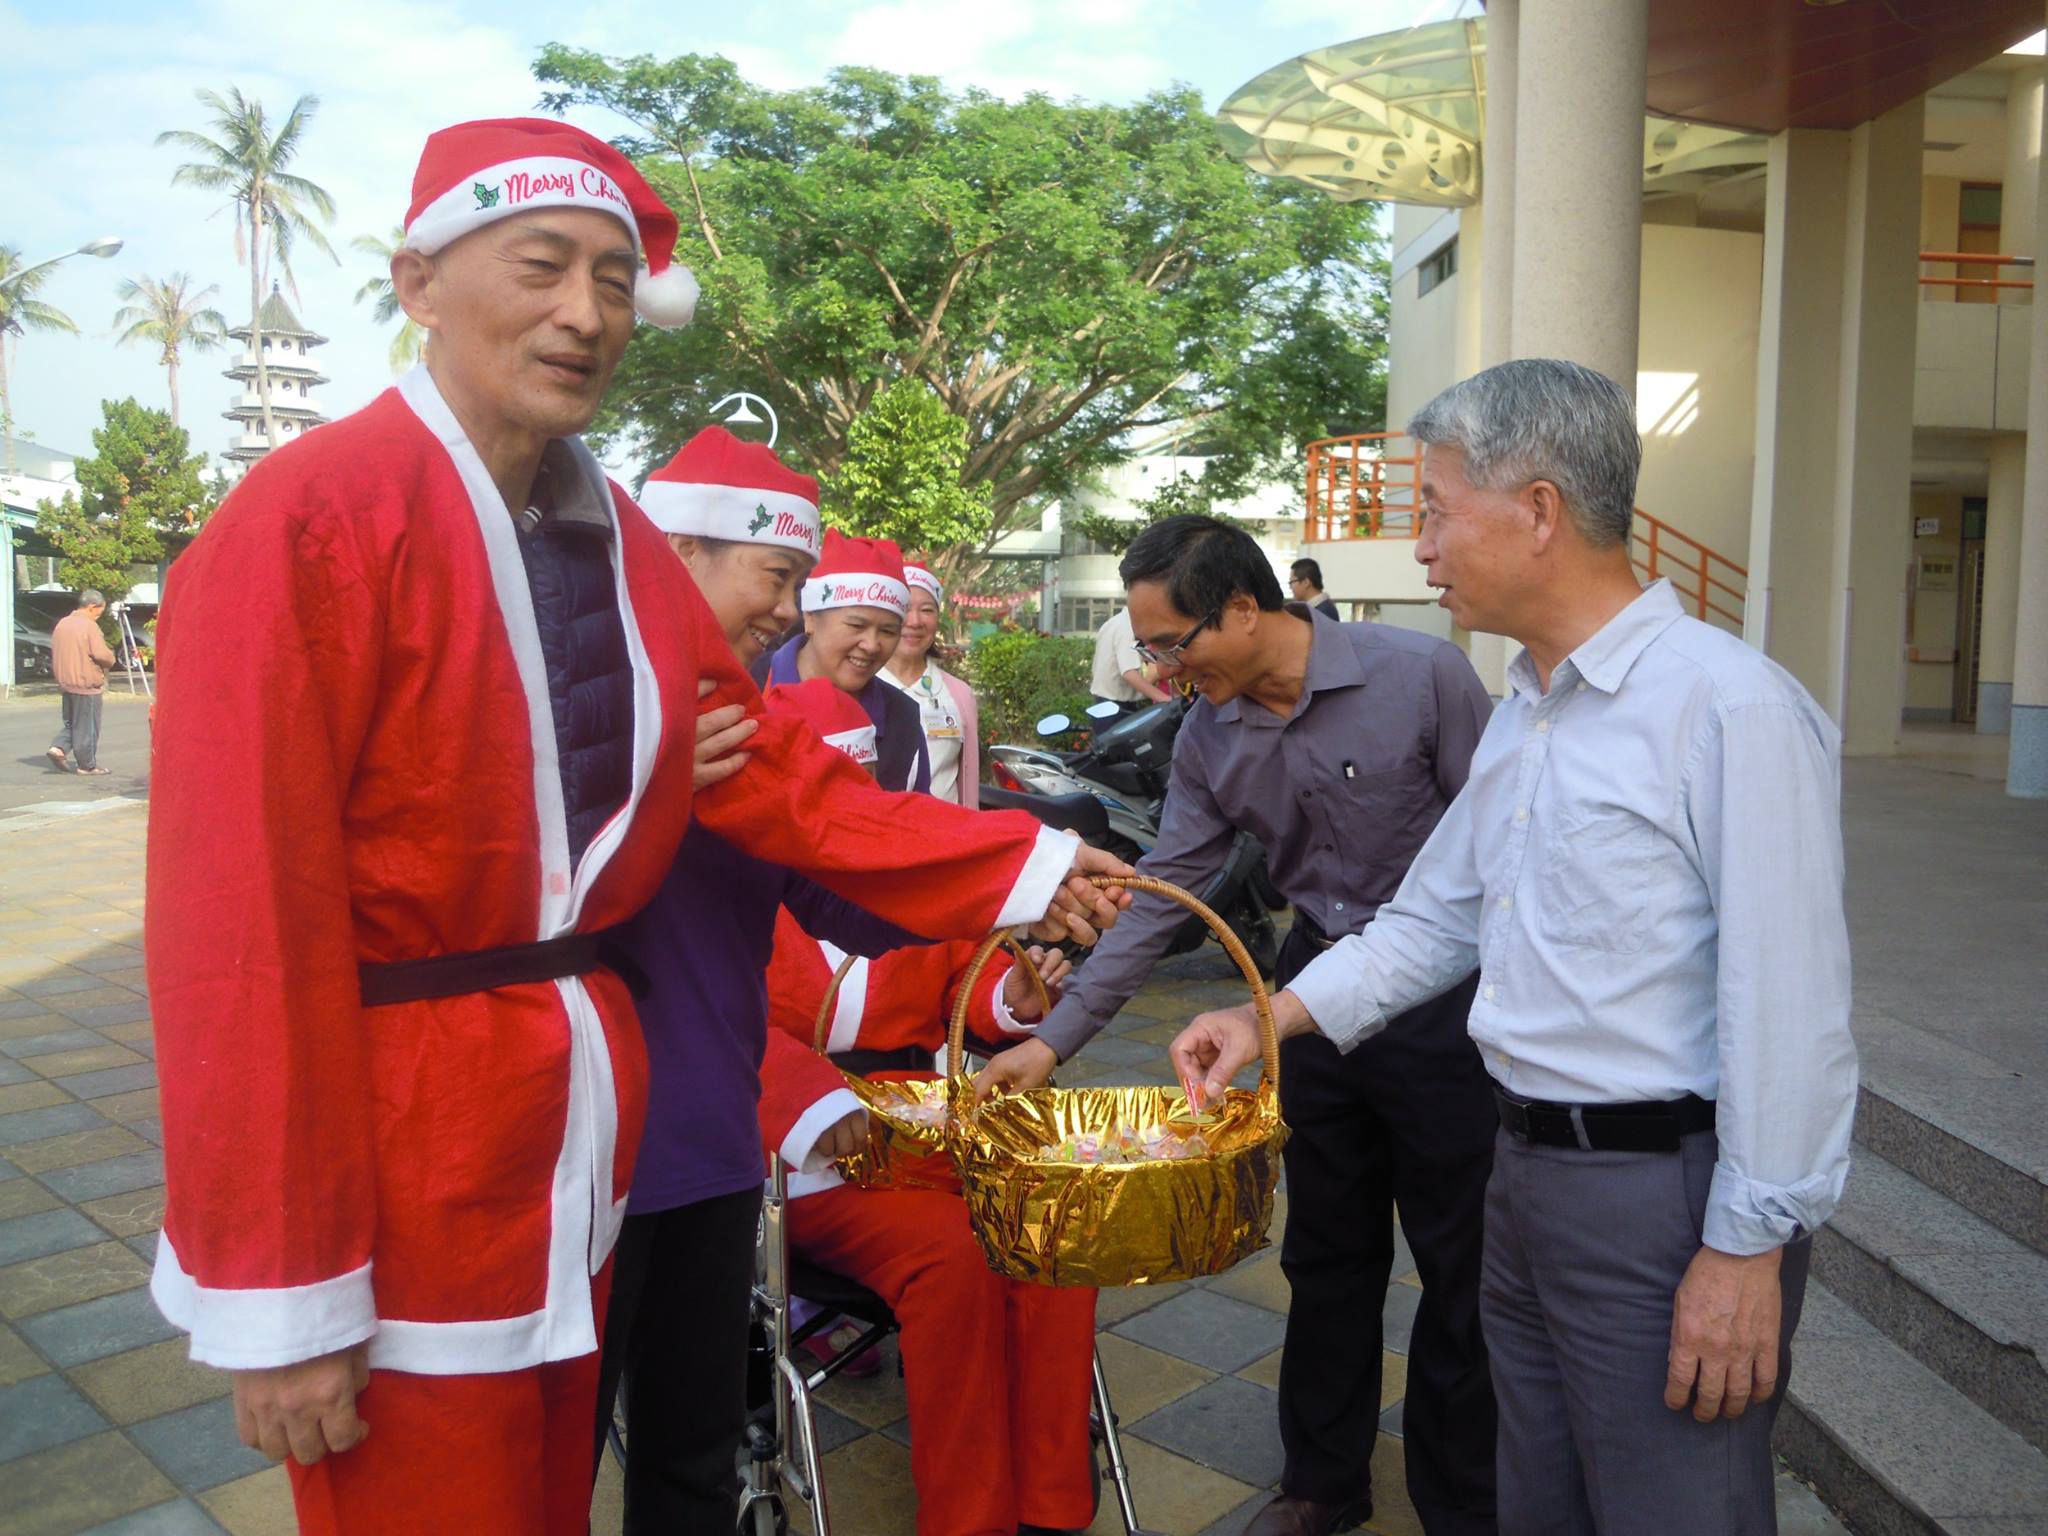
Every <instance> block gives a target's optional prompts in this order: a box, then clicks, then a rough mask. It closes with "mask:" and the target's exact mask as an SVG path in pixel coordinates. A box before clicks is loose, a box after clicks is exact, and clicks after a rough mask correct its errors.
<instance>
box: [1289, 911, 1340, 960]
mask: <svg viewBox="0 0 2048 1536" xmlns="http://www.w3.org/2000/svg"><path fill="white" fill-rule="evenodd" d="M1294 928H1295V931H1296V932H1297V933H1299V934H1300V935H1301V936H1302V937H1303V938H1304V939H1306V940H1308V942H1309V943H1310V944H1311V945H1313V946H1314V947H1315V948H1316V950H1317V951H1318V952H1319V953H1320V952H1321V951H1323V950H1326V949H1328V948H1330V947H1331V946H1332V945H1334V944H1335V943H1336V942H1337V940H1336V939H1333V938H1331V937H1330V936H1329V935H1328V934H1327V933H1325V932H1323V926H1322V924H1320V923H1318V922H1317V921H1316V920H1315V919H1314V918H1312V917H1310V916H1309V915H1308V914H1307V913H1306V912H1304V911H1302V909H1301V908H1300V907H1296V908H1295V909H1294Z"/></svg>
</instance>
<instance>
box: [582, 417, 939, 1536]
mask: <svg viewBox="0 0 2048 1536" xmlns="http://www.w3.org/2000/svg"><path fill="white" fill-rule="evenodd" d="M714 434H715V436H714ZM707 458H708V459H709V460H710V461H711V462H710V463H709V464H707V463H706V462H705V460H706V459H707ZM678 475H680V477H681V478H674V477H676V476H678ZM706 476H709V477H710V478H709V479H708V480H707V479H706V478H704V477H706ZM734 481H738V482H741V483H739V484H733V483H731V482H734ZM816 495H817V490H816V482H814V481H811V480H809V479H808V478H807V477H804V476H801V475H797V474H795V473H793V472H791V471H789V470H787V469H785V468H783V466H781V465H780V464H779V463H777V462H776V461H775V458H774V456H773V454H771V453H770V452H769V451H768V450H767V449H765V448H759V447H749V446H748V445H745V444H741V443H739V442H738V441H737V440H736V439H733V438H732V437H731V436H730V435H729V434H726V433H725V432H723V430H722V429H719V428H710V429H707V431H706V432H704V433H700V434H699V435H698V437H696V438H694V439H692V440H691V443H690V444H689V445H688V446H686V447H685V448H684V450H683V452H682V453H681V454H679V455H678V456H677V460H676V463H675V464H674V465H671V466H670V467H669V468H668V469H666V470H664V471H662V472H661V474H660V475H658V476H656V477H655V478H654V479H652V480H650V481H649V483H648V485H647V488H646V491H645V492H644V493H643V496H642V502H643V505H644V507H645V510H646V511H647V513H648V515H649V516H650V517H652V518H653V519H654V521H655V522H656V524H657V525H659V526H661V527H662V528H663V529H664V530H665V531H667V532H668V535H669V542H670V544H671V545H672V546H673V547H674V548H675V551H676V553H677V554H678V555H679V556H680V557H681V558H682V561H683V563H684V564H685V565H686V566H688V567H689V570H690V574H691V576H692V577H693V578H694V579H695V580H696V582H697V585H698V588H699V589H700V590H701V591H702V592H703V594H704V597H705V600H706V601H707V602H708V603H710V605H711V609H712V611H713V612H714V613H716V614H717V615H718V618H719V621H720V624H721V625H722V627H723V628H724V630H725V634H726V638H727V639H728V640H729V641H730V642H731V643H732V647H733V650H734V652H735V654H737V655H738V657H739V659H740V661H741V662H742V663H743V664H750V663H752V662H754V661H756V660H757V659H759V658H760V657H762V656H763V655H764V654H765V652H766V650H767V647H768V646H769V645H770V644H772V643H773V641H774V639H775V637H776V636H778V635H779V634H781V633H782V632H783V631H784V630H785V629H787V628H788V627H789V626H790V624H792V623H793V622H794V621H795V618H796V597H797V589H798V584H799V583H800V582H801V581H803V579H804V577H805V575H806V574H807V573H808V572H809V571H810V570H811V566H812V561H813V559H814V558H815V555H816V550H817V528H818V522H817V507H816ZM707 529H715V530H717V532H716V533H715V534H713V533H707V532H706V531H705V530H707ZM685 530H687V531H685ZM892 643H893V637H892ZM876 686H877V687H879V686H880V685H879V684H878V685H876ZM738 716H739V709H738V706H733V707H731V708H730V709H729V710H721V711H717V712H715V713H714V714H712V715H707V716H706V717H705V720H706V723H707V725H708V726H709V727H711V728H712V734H711V735H709V736H708V737H706V738H705V739H704V740H703V741H702V743H701V745H700V750H699V753H698V758H699V762H700V764H702V763H704V762H705V761H706V760H707V759H708V758H712V757H718V756H719V754H720V753H721V752H722V751H724V752H729V753H730V755H726V756H723V757H722V758H720V761H719V763H718V764H717V765H716V766H714V767H712V768H711V769H709V770H708V772H711V773H717V774H719V776H721V777H722V776H723V771H737V769H738V768H739V767H740V766H742V765H743V764H744V762H745V754H744V752H743V751H733V750H732V749H736V748H738V747H740V746H741V744H742V743H743V742H744V739H745V736H746V734H748V733H750V732H751V730H752V727H751V726H747V725H744V724H742V723H739V722H738ZM701 734H702V733H700V735H701ZM721 770H723V771H721ZM699 772H700V783H701V782H702V776H703V775H704V774H705V773H706V772H707V770H706V769H704V768H701V767H700V770H699ZM785 905H786V906H788V908H789V909H790V911H791V912H792V913H793V914H794V915H795V916H796V917H797V919H798V920H799V921H800V922H801V923H802V924H803V925H804V927H805V928H806V929H807V930H808V931H809V932H810V933H811V934H812V936H813V937H816V938H820V939H824V940H827V941H828V942H830V943H832V944H835V945H837V946H839V947H840V948H842V949H845V950H848V951H851V952H854V953H858V954H862V955H869V956H873V955H878V954H881V953H883V952H884V951H886V950H889V949H893V948H896V947H898V946H900V945H903V944H914V943H922V942H924V941H923V940H922V939H921V938H919V937H918V936H917V935H915V934H911V933H907V932H905V931H904V930H902V929H900V928H897V927H895V926H894V925H892V924H889V923H886V922H883V921H882V920H881V919H879V918H876V917H872V916H870V915H869V914H868V913H866V912H864V911H862V910H861V909H860V908H858V907H855V906H854V905H852V904H851V903H850V902H847V901H845V900H843V899H842V898H840V897H838V896H835V895H833V894H832V893H831V892H829V891H826V890H824V889H822V888H821V887H819V886H816V885H813V884H812V883H811V882H810V881H808V880H806V879H804V878H803V877H802V876H800V875H797V874H794V873H792V872H791V871H790V870H787V869H784V868H782V867H781V866H779V865H774V864H766V863H763V862H762V861H761V860H759V859H755V858H751V857H749V856H748V855H746V854H744V853H742V852H740V851H739V850H738V849H737V848H735V847H733V846H732V845H731V844H730V843H727V842H726V841H724V840H723V839H722V838H719V837H717V836H715V835H714V834H712V833H710V832H707V831H706V830H705V829H704V828H703V827H702V826H699V825H696V824H694V823H693V824H692V825H691V827H690V830H689V832H688V834H687V835H686V836H685V837H684V839H683V844H682V847H681V849H680V850H679V851H678V853H677V855H676V861H675V865H674V867H673V868H672V869H671V870H670V871H669V874H668V878H667V879H666V880H665V881H664V882H663V884H662V887H661V890H660V892H659V893H658V894H657V895H656V896H655V898H654V900H653V901H652V902H651V903H649V905H648V906H647V907H646V909H645V910H644V911H642V912H641V913H640V915H639V916H638V917H637V918H635V919H634V920H633V922H632V924H631V925H630V927H629V928H628V929H627V932H626V936H625V947H626V950H627V952H628V955H629V957H630V959H631V961H632V963H633V965H634V966H636V967H637V969H638V970H639V971H640V973H641V975H642V976H643V977H644V978H645V989H644V992H642V993H641V995H640V996H639V997H638V999H637V1002H638V1009H639V1014H640V1022H641V1027H642V1030H643V1032H644V1034H645V1036H646V1041H647V1056H648V1067H649V1083H648V1116H647V1126H646V1129H645V1131H644V1132H643V1133H642V1136H641V1141H640V1158H639V1162H638V1164H637V1166H636V1168H635V1171H634V1175H633V1188H632V1192H631V1194H630V1195H629V1197H628V1199H627V1203H626V1220H625V1225H624V1228H623V1229H622V1230H621V1232H620V1235H619V1243H618V1247H617V1249H616V1251H615V1253H614V1256H613V1259H612V1266H613V1267H612V1291H611V1305H610V1309H609V1312H608V1314H607V1316H606V1320H605V1336H604V1355H603V1362H602V1365H601V1378H600V1387H599V1395H598V1405H599V1407H598V1420H599V1422H598V1426H597V1440H596V1449H597V1453H598V1454H599V1455H602V1453H603V1447H604V1428H605V1426H606V1425H607V1424H608V1423H609V1422H610V1418H611V1408H612V1403H613V1400H614V1399H615V1398H616V1396H617V1393H618V1384H619V1380H620V1377H621V1375H622V1374H623V1375H624V1377H625V1381H626V1393H627V1419H628V1421H629V1422H630V1423H631V1424H632V1426H633V1454H632V1457H631V1459H630V1461H629V1462H628V1465H627V1469H626V1522H625V1528H626V1531H627V1532H628V1533H629V1536H636V1533H653V1532H661V1533H668V1532H675V1531H711V1530H730V1529H731V1528H732V1526H733V1523H734V1521H735V1520H736V1518H737V1515H738V1487H737V1478H736V1474H735V1471H734V1452H735V1449H736V1447H737V1444H738V1441H739V1436H740V1431H741V1427H742V1424H743V1422H744V1419H745V1416H746V1403H745V1394H746V1340H747V1309H748V1289H749V1286H750V1284H751V1282H752V1279H753V1271H754V1234H755V1225H756V1223H757V1221H758V1220H759V1216H760V1209H761V1131H760V1125H759V1121H758V1117H757V1115H756V1112H755V1106H756V1103H757V1101H758V1099H759V1097H760V1065H761V1057H762V1054H763V1052H764V1051H765V1050H766V1049H767V1029H768V1000H767V990H766V983H765V980H764V974H765V972H766V970H767V967H768V957H769V953H770V951H771V949H772V948H773V946H774V937H775V914H776V909H777V908H778V907H781V906H785ZM685 1103H687V1104H688V1105H690V1106H691V1109H690V1112H689V1113H688V1114H677V1113H672V1112H670V1113H664V1108H665V1107H670V1108H672V1107H673V1106H675V1105H678V1104H685Z"/></svg>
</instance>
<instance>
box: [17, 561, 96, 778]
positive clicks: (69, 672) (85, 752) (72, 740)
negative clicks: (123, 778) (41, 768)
mask: <svg viewBox="0 0 2048 1536" xmlns="http://www.w3.org/2000/svg"><path fill="white" fill-rule="evenodd" d="M8 579H10V580H11V579H12V575H11V574H10V576H9V578H8ZM106 611H107V600H106V598H105V597H103V596H101V595H100V593H98V592H97V591H95V590H93V589H92V588H90V587H88V588H87V589H86V590H85V591H83V592H81V593H79V594H78V606H77V607H76V608H74V609H72V610H71V611H70V612H69V613H67V614H65V615H64V617H63V618H61V619H59V620H58V621H57V627H56V628H55V629H53V630H51V631H50V663H51V670H52V671H53V672H55V673H56V675H57V686H58V687H59V688H61V689H62V690H63V692H64V700H63V704H64V724H63V726H62V727H61V728H60V729H59V730H58V732H57V739H56V740H55V741H53V742H51V743H50V753H49V756H50V761H51V762H53V763H55V764H56V765H57V766H58V767H59V768H64V769H68V770H69V771H70V772H73V773H84V774H93V775H99V774H104V773H106V772H107V770H106V769H104V768H102V767H101V766H100V709H101V706H102V705H103V704H104V703H105V699H106V692H107V674H108V673H109V672H111V671H112V670H113V669H114V653H113V652H112V651H110V650H108V649H107V642H106V640H105V638H104V637H103V636H102V635H101V634H100V615H101V614H103V613H105V612H106Z"/></svg>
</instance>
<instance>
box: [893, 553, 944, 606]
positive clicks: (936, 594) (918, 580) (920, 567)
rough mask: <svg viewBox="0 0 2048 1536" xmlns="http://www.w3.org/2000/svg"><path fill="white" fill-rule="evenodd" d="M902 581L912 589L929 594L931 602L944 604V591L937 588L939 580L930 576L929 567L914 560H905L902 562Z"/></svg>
mask: <svg viewBox="0 0 2048 1536" xmlns="http://www.w3.org/2000/svg"><path fill="white" fill-rule="evenodd" d="M903 579H904V580H905V581H907V582H909V583H910V584H911V585H912V586H913V587H918V588H921V589H922V590H924V591H926V592H929V593H931V595H932V601H933V602H935V603H943V602H945V600H946V594H945V591H944V590H943V589H942V588H941V587H940V586H939V578H938V577H936V576H934V575H933V574H932V572H931V567H930V566H928V565H925V564H923V563H921V562H919V561H916V560H906V561H904V562H903Z"/></svg>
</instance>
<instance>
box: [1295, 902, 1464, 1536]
mask: <svg viewBox="0 0 2048 1536" xmlns="http://www.w3.org/2000/svg"><path fill="white" fill-rule="evenodd" d="M1315 953H1316V951H1315V948H1314V946H1313V945H1312V944H1310V942H1309V941H1308V939H1307V937H1306V935H1305V934H1303V933H1302V932H1301V931H1300V930H1299V928H1297V929H1295V930H1294V931H1291V932H1290V933H1289V935H1288V938H1287V942H1286V944H1285V945H1283V946H1282V948H1281V951H1280V962H1279V966H1278V973H1279V981H1280V984H1281V985H1283V986H1284V985H1285V984H1286V983H1287V982H1288V981H1290V980H1292V979H1293V978H1294V976H1295V975H1296V974H1297V973H1298V972H1299V971H1300V970H1301V969H1302V967H1303V966H1305V965H1306V964H1307V963H1308V962H1309V961H1310V960H1311V959H1313V958H1314V956H1315ZM1477 984H1478V978H1477V976H1471V977H1467V978H1466V979H1465V980H1464V981H1463V982H1461V983H1459V984H1458V985H1457V986H1455V987H1453V988H1452V989H1451V990H1450V991H1449V992H1446V993H1445V994H1444V995H1443V996H1441V997H1439V998H1436V999H1434V1000H1432V1001H1430V1002H1428V1003H1424V1004H1423V1005H1422V1006H1421V1007H1419V1008H1415V1009H1412V1010H1410V1011H1409V1012H1407V1013H1405V1014H1402V1015H1401V1016H1400V1017H1398V1018H1396V1019H1394V1020H1393V1021H1392V1022H1391V1023H1389V1024H1388V1026H1387V1027H1386V1029H1385V1030H1383V1031H1382V1032H1381V1033H1380V1034H1378V1035H1376V1036H1375V1037H1374V1038H1373V1039H1371V1040H1368V1041H1366V1042H1365V1043H1364V1044H1363V1045H1361V1046H1359V1047H1358V1048H1357V1049H1356V1050H1354V1051H1352V1052H1351V1053H1350V1054H1348V1055H1346V1054H1344V1053H1341V1052H1339V1051H1338V1049H1337V1048H1336V1047H1335V1046H1334V1045H1332V1044H1331V1043H1330V1042H1329V1041H1328V1040H1326V1039H1324V1038H1323V1037H1322V1036H1321V1035H1317V1034H1310V1035H1302V1036H1297V1037H1296V1038H1295V1039H1292V1040H1289V1041H1287V1042H1286V1043H1284V1044H1283V1045H1282V1046H1281V1047H1280V1102H1281V1107H1282V1109H1283V1110H1284V1112H1285V1114H1286V1116H1287V1123H1288V1125H1289V1126H1290V1127H1291V1128H1292V1131H1293V1134H1292V1136H1291V1137H1290V1138H1289V1139H1288V1142H1287V1148H1286V1151H1285V1153H1284V1154H1283V1157H1284V1160H1285V1164H1286V1168H1287V1230H1286V1235H1285V1236H1284V1237H1283V1238H1282V1240H1281V1247H1280V1266H1281V1268H1282V1269H1283V1270H1285V1271H1286V1273H1287V1281H1288V1284H1289V1286H1290V1287H1292V1299H1291V1301H1290V1303H1289V1306H1288V1312H1287V1337H1286V1345H1285V1348H1284V1350H1283V1352H1282V1354H1281V1357H1280V1439H1281V1444H1282V1445H1283V1447H1284V1448H1285V1450H1286V1454H1287V1462H1286V1471H1285V1473H1284V1475H1283V1476H1282V1479H1281V1488H1282V1489H1283V1490H1284V1491H1285V1492H1287V1493H1289V1494H1291V1495H1293V1496H1294V1497H1296V1498H1307V1499H1315V1500H1317V1501H1319V1502H1323V1503H1342V1502H1345V1501H1348V1500H1352V1499H1357V1498H1360V1497H1363V1496H1366V1495H1368V1494H1369V1493H1370V1492H1371V1458H1372V1450H1373V1443H1374V1441H1375V1439H1376V1437H1377V1435H1378V1432H1379V1415H1380V1376H1381V1359H1380V1351H1381V1348H1382V1327H1381V1311H1382V1309H1383V1307H1384V1306H1385V1303H1386V1294H1387V1282H1388V1280H1389V1278H1390V1277H1391V1275H1392V1272H1393V1262H1394V1229H1393V1216H1394V1209H1395V1207H1396V1206H1398V1207H1399V1208H1400V1212H1401V1231H1402V1234H1403V1235H1404V1236H1405V1237H1406V1238H1407V1241H1408V1247H1409V1249H1410V1251H1411V1252H1413V1254H1414V1255H1415V1266H1416V1269H1417V1270H1418V1271H1419V1272H1420V1275H1421V1279H1422V1297H1421V1303H1420V1305H1419V1306H1418V1308H1417V1310H1416V1313H1415V1323H1414V1328H1413V1331H1412V1333H1411V1335H1410V1339H1409V1345H1408V1387H1407V1394H1406V1401H1405V1403H1404V1404H1403V1407H1402V1433H1403V1437H1404V1440H1403V1452H1404V1459H1405V1462H1406V1467H1407V1474H1408V1493H1409V1497H1410V1498H1411V1499H1412V1500H1413V1501H1414V1504H1415V1509H1416V1513H1417V1514H1418V1515H1420V1516H1421V1519H1422V1526H1423V1529H1424V1530H1425V1531H1427V1532H1428V1533H1429V1536H1467V1533H1470V1536H1479V1533H1487V1536H1491V1533H1492V1532H1493V1531H1494V1530H1495V1529H1496V1524H1495V1517H1494V1427H1495V1412H1494V1401H1493V1383H1492V1380H1491V1378H1490V1376H1489V1374H1488V1369H1487V1358H1486V1342H1485V1339H1484V1338H1483V1337H1482V1335H1481V1333H1480V1327H1479V1269H1480V1252H1481V1247H1482V1238H1483V1232H1484V1223H1485V1211H1486V1182H1487V1177H1488V1175H1489V1174H1490V1173H1491V1171H1492V1168H1493V1138H1494V1132H1495V1131H1496V1130H1498V1129H1499V1126H1500V1121H1499V1118H1498V1116H1497V1114H1496V1112H1495V1110H1494V1106H1493V1093H1492V1089H1491V1088H1490V1087H1489V1086H1488V1080H1487V1076H1486V1072H1485V1070H1484V1069H1483V1068H1482V1067H1481V1066H1480V1063H1479V1053H1478V1050H1477V1048H1476V1047H1474V1046H1473V1044H1472V1041H1471V1037H1470V1036H1469V1035H1467V1033H1466V1030H1465V1023H1466V1017H1467V1015H1468V1014H1469V1012H1470V1011H1471V1006H1472V993H1473V990H1474V988H1475V987H1476V986H1477Z"/></svg>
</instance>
